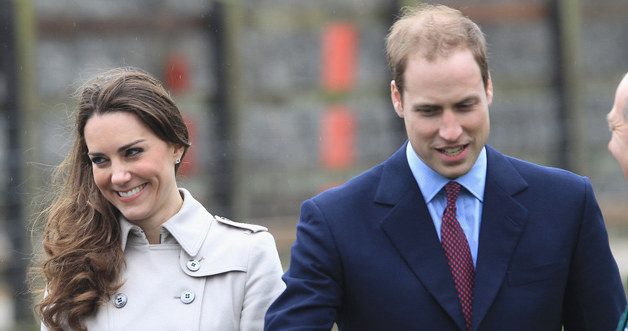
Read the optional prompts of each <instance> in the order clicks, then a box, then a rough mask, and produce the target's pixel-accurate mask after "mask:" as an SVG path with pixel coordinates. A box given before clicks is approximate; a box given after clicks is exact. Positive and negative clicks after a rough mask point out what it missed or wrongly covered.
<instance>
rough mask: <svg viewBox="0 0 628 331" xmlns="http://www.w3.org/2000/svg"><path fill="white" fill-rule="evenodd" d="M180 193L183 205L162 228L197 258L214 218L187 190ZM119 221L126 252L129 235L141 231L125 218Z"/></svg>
mask: <svg viewBox="0 0 628 331" xmlns="http://www.w3.org/2000/svg"><path fill="white" fill-rule="evenodd" d="M179 192H180V193H181V194H182V195H183V205H182V206H181V209H180V210H179V211H178V212H177V213H176V214H175V215H174V216H172V217H171V218H170V219H169V220H168V221H166V222H165V223H164V224H162V227H164V228H165V229H166V230H168V232H170V234H171V235H172V236H173V237H174V238H175V239H176V240H177V242H178V243H179V245H181V247H182V248H183V250H185V252H186V253H187V254H189V255H190V256H195V255H197V254H198V252H199V250H200V248H201V245H202V244H203V241H204V240H205V237H207V232H208V231H209V228H210V227H211V223H212V222H213V218H214V217H213V216H212V215H211V214H210V213H209V212H208V211H207V210H206V209H205V208H204V207H203V206H202V205H201V204H200V202H198V201H197V200H196V199H194V197H192V195H191V194H190V192H188V191H187V190H186V189H183V188H179ZM119 221H120V230H121V236H122V237H121V239H122V250H123V251H124V249H125V248H126V244H127V239H128V237H129V233H130V232H133V231H141V229H140V228H139V227H138V226H137V225H133V224H132V223H130V222H129V221H127V220H126V219H125V218H124V217H123V216H120V218H119Z"/></svg>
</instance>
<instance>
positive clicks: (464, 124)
mask: <svg viewBox="0 0 628 331" xmlns="http://www.w3.org/2000/svg"><path fill="white" fill-rule="evenodd" d="M404 78H405V87H404V91H403V99H402V97H401V93H399V92H400V91H399V90H398V88H397V86H396V84H395V82H394V81H393V82H391V98H392V102H393V106H394V107H395V111H396V112H397V115H399V117H402V118H403V119H404V122H405V126H406V133H407V134H408V139H409V140H410V142H411V143H412V147H413V148H414V151H415V152H416V153H417V155H418V156H419V158H421V160H422V161H423V162H424V163H425V164H427V165H428V166H429V167H430V168H432V169H433V170H434V171H436V172H438V173H439V174H441V175H443V176H445V177H447V178H450V179H454V178H458V177H460V176H462V175H464V174H466V173H467V172H469V170H471V167H473V164H475V161H476V160H477V158H478V155H479V154H480V152H481V151H482V148H483V147H484V144H485V143H486V140H487V139H488V135H489V131H490V123H489V115H488V105H489V104H490V103H491V101H492V99H493V86H492V83H491V81H490V79H489V81H488V83H487V87H486V89H485V88H484V84H483V81H482V76H481V74H480V68H479V66H478V64H477V62H475V59H474V58H473V55H472V54H471V52H470V51H469V50H468V49H461V50H457V51H454V53H452V54H451V55H449V56H447V57H438V58H436V59H435V60H434V61H428V60H426V59H424V58H423V57H422V56H420V54H419V53H414V54H412V55H411V56H409V58H408V65H407V68H406V72H405V76H404Z"/></svg>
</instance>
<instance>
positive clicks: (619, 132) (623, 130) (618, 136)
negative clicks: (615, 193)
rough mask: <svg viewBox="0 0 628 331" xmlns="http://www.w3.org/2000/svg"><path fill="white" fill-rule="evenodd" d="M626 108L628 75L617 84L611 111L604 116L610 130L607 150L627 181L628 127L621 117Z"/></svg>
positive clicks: (627, 103)
mask: <svg viewBox="0 0 628 331" xmlns="http://www.w3.org/2000/svg"><path fill="white" fill-rule="evenodd" d="M626 107H628V75H626V76H625V77H624V79H623V80H622V81H621V83H619V87H617V92H616V93H615V103H614V104H613V109H611V111H610V112H609V113H608V115H607V116H606V118H607V119H608V126H609V128H610V130H611V140H610V141H609V142H608V150H609V151H610V152H611V154H613V157H615V159H616V160H617V162H619V165H620V166H621V169H622V170H623V172H624V176H625V177H626V179H628V125H627V123H626V119H625V118H624V115H623V112H624V111H626Z"/></svg>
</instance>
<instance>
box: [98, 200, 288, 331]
mask: <svg viewBox="0 0 628 331" xmlns="http://www.w3.org/2000/svg"><path fill="white" fill-rule="evenodd" d="M180 191H181V192H182V194H183V195H184V202H183V206H182V208H181V210H180V211H179V212H178V213H177V214H176V215H175V216H173V217H172V218H171V219H170V220H168V221H167V222H166V223H164V224H163V226H162V234H161V240H162V243H161V244H159V245H149V244H148V241H147V240H146V237H145V236H144V234H143V232H142V231H141V229H140V228H139V227H137V226H134V225H132V224H131V223H129V222H128V221H126V220H124V219H122V220H121V227H122V248H123V250H124V253H125V257H126V260H127V265H126V269H125V270H124V271H123V273H122V275H121V279H122V280H124V281H125V283H124V285H123V286H122V288H120V290H119V291H118V292H119V293H118V294H117V295H115V296H114V297H113V298H111V300H109V302H107V303H106V304H105V305H104V306H102V307H101V308H100V309H99V311H98V313H97V315H96V316H94V317H93V318H91V319H89V320H87V321H86V326H87V328H88V330H185V331H187V330H216V331H228V330H262V329H263V324H264V315H265V313H266V310H267V309H268V306H269V305H270V304H271V303H272V302H273V301H274V299H275V298H276V297H277V296H278V295H279V294H280V293H281V292H282V291H283V289H284V288H285V285H284V283H283V281H282V280H281V275H282V268H281V264H280V262H279V256H278V254H277V248H276V246H275V241H274V239H273V237H272V235H271V234H270V233H268V232H267V229H266V228H264V227H262V226H257V225H250V224H243V223H236V222H232V221H229V220H227V219H225V218H221V217H217V216H216V217H214V216H212V215H211V214H210V213H209V212H207V210H206V209H205V208H204V207H203V206H202V205H201V204H200V203H199V202H198V201H196V200H195V199H194V198H193V197H192V196H191V195H190V193H189V192H188V191H187V190H185V189H180Z"/></svg>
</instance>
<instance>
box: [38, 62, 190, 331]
mask: <svg viewBox="0 0 628 331" xmlns="http://www.w3.org/2000/svg"><path fill="white" fill-rule="evenodd" d="M78 97H79V102H78V108H77V110H76V121H75V134H76V139H75V141H74V146H73V148H72V150H71V151H70V153H68V155H67V156H66V158H65V160H64V161H63V162H62V163H61V164H60V165H59V166H58V168H57V169H56V171H55V176H54V178H55V181H54V183H55V184H56V185H57V187H58V189H56V190H55V192H54V197H53V199H52V203H51V204H50V206H48V207H47V208H46V209H45V210H44V211H43V212H42V218H43V219H44V220H45V227H44V231H43V250H44V253H45V257H44V261H43V264H42V266H41V272H42V274H43V276H44V278H45V292H46V295H45V296H44V298H43V299H42V301H41V302H39V304H37V305H36V306H35V312H36V314H37V315H39V317H40V318H41V321H42V323H43V324H45V325H46V326H47V327H48V328H50V329H52V330H62V329H64V328H67V327H69V328H71V329H74V330H85V326H84V320H85V318H87V317H89V316H92V315H94V314H95V313H96V311H97V309H98V307H99V306H100V305H101V304H102V303H103V302H105V301H107V300H109V299H110V297H111V296H112V295H113V294H114V293H115V291H116V290H118V289H119V288H120V286H121V284H122V280H120V279H119V275H120V271H121V269H122V268H123V266H124V263H125V260H124V254H123V252H122V248H121V239H120V224H119V222H118V216H119V212H118V210H117V209H116V208H115V207H114V206H113V205H112V204H111V203H109V202H108V201H107V200H106V199H105V198H104V197H103V195H102V194H101V193H100V191H99V190H98V187H97V186H96V183H95V182H94V179H93V176H92V163H91V161H90V159H89V157H88V156H87V152H88V150H87V146H86V144H85V137H84V135H83V129H84V128H85V124H86V123H87V121H88V120H89V119H90V118H91V117H92V116H94V115H95V114H105V113H111V112H129V113H132V114H134V115H136V116H137V117H138V118H139V119H140V120H141V121H142V122H143V123H144V124H145V125H146V126H147V127H148V128H150V129H151V130H152V131H153V133H155V134H156V135H157V136H158V137H159V138H161V139H162V140H164V141H166V142H170V143H173V144H176V145H179V146H184V147H185V148H184V155H185V151H187V148H188V147H189V146H190V142H189V136H188V131H187V127H186V125H185V122H184V121H183V118H182V116H181V113H180V112H179V109H178V108H177V106H176V105H175V103H174V101H173V100H172V98H171V97H170V95H169V94H168V92H167V91H166V90H165V89H164V88H163V87H162V86H161V84H160V83H159V81H157V80H156V79H155V78H153V77H152V76H150V75H148V74H146V73H144V72H142V71H140V70H138V69H135V68H117V69H113V70H110V71H107V72H104V73H102V74H100V75H98V76H96V77H95V78H94V79H92V80H91V81H89V82H87V83H86V84H85V85H84V86H83V87H82V88H81V90H80V92H79V94H78ZM178 166H179V164H177V165H175V171H176V170H178Z"/></svg>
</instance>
